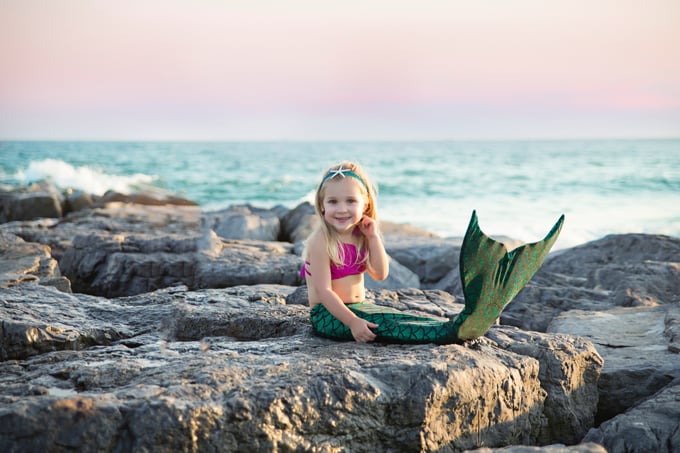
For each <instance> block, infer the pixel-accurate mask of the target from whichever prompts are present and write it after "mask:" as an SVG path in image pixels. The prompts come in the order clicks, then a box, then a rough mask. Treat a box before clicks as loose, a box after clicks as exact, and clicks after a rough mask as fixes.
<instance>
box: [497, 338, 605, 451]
mask: <svg viewBox="0 0 680 453" xmlns="http://www.w3.org/2000/svg"><path fill="white" fill-rule="evenodd" d="M487 337H488V338H490V339H491V340H493V341H495V342H496V343H497V344H498V345H499V346H500V347H502V348H504V349H507V350H509V351H512V352H516V353H518V354H521V355H524V356H530V357H534V358H535V359H536V360H538V361H539V362H540V363H541V368H540V372H539V379H540V381H541V385H542V386H543V388H544V389H545V390H546V393H547V395H548V397H547V399H546V401H545V403H544V405H545V411H544V413H545V414H546V417H547V418H548V420H549V423H548V424H547V425H546V431H545V432H544V433H543V434H542V436H541V439H540V443H541V444H543V443H550V442H555V441H558V442H561V443H565V444H569V445H573V444H576V443H578V442H579V441H580V440H581V438H582V437H583V436H584V435H585V434H586V433H587V432H588V430H589V429H590V428H591V427H592V426H593V422H594V416H595V413H596V411H597V408H598V393H599V392H598V387H597V386H593V385H590V383H591V382H596V381H597V380H598V378H599V376H600V371H601V369H602V365H603V360H602V357H600V355H599V354H598V352H597V350H596V349H595V347H594V346H593V345H592V344H590V343H589V342H588V341H586V340H584V339H582V338H580V337H576V336H557V337H556V336H554V335H546V334H541V333H538V332H523V331H520V330H513V329H507V330H506V329H503V330H501V329H491V330H490V331H489V333H488V334H487ZM567 361H568V362H569V363H570V366H571V367H573V368H571V369H569V368H564V363H565V362H567Z"/></svg>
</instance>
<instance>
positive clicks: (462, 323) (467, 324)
mask: <svg viewBox="0 0 680 453" xmlns="http://www.w3.org/2000/svg"><path fill="white" fill-rule="evenodd" d="M563 223H564V215H562V216H561V217H560V218H559V220H558V221H557V223H555V225H554V226H553V228H552V229H551V230H550V232H549V233H548V235H547V236H546V237H545V238H544V239H543V240H542V241H538V242H534V243H532V244H525V245H522V246H520V247H517V248H516V249H514V250H512V251H511V252H508V251H507V249H506V247H505V245H503V244H502V243H500V242H498V241H495V240H493V239H491V238H490V237H488V236H487V235H485V234H484V233H483V232H482V230H481V229H480V228H479V224H478V222H477V213H476V212H475V211H473V212H472V218H471V219H470V224H469V225H468V229H467V232H466V233H465V238H464V239H463V245H462V246H461V251H460V278H461V282H462V286H463V294H464V295H465V308H464V309H463V311H462V312H460V313H459V314H458V315H457V316H456V317H455V318H453V319H450V320H444V319H437V318H432V317H426V316H416V315H411V314H408V313H404V312H402V311H399V310H397V309H394V308H391V307H385V306H380V305H375V304H373V303H367V302H360V303H354V304H348V305H347V307H348V308H349V309H350V310H352V311H353V312H354V313H355V314H356V315H357V316H359V317H361V318H363V319H366V320H367V321H369V322H372V323H375V324H378V326H379V327H378V328H377V329H373V331H374V332H375V333H376V335H377V340H378V341H383V342H389V343H411V344H414V343H415V344H418V343H437V344H450V343H457V342H460V341H464V340H470V339H473V338H477V337H480V336H482V335H484V334H485V333H486V331H487V330H489V327H491V325H492V324H493V323H494V322H495V321H496V319H497V318H498V316H499V315H500V313H501V312H502V311H503V308H505V306H506V305H507V304H509V303H510V301H512V299H514V298H515V296H516V295H517V294H518V293H519V292H520V290H521V289H522V288H524V286H525V285H526V284H527V283H528V282H529V280H531V278H532V277H533V276H534V274H535V273H536V272H537V271H538V269H539V268H540V267H541V264H543V260H544V259H545V257H546V256H547V255H548V252H549V251H550V249H551V247H552V246H553V244H554V243H555V241H556V240H557V237H558V236H559V233H560V231H561V229H562V224H563ZM310 319H311V322H312V327H313V329H314V332H315V333H316V334H317V335H320V336H323V337H327V338H332V339H336V340H352V339H353V337H352V332H351V331H350V329H349V328H348V327H347V326H345V325H344V324H343V323H342V322H340V321H339V320H338V319H336V318H335V317H334V316H333V315H331V314H330V312H328V310H326V308H325V307H324V306H323V305H322V304H318V305H316V306H315V307H314V308H312V310H311V314H310Z"/></svg>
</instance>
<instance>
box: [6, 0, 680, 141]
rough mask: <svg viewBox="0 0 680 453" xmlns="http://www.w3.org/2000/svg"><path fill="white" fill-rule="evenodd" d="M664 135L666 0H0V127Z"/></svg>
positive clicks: (673, 31) (313, 136) (672, 49)
mask: <svg viewBox="0 0 680 453" xmlns="http://www.w3.org/2000/svg"><path fill="white" fill-rule="evenodd" d="M669 137H680V2H679V1H677V0H469V1H463V0H412V1H406V0H379V1H378V0H337V1H324V0H243V1H242V0H220V1H218V0H194V1H189V0H115V1H109V0H106V1H101V0H0V140H20V139H39V140H468V139H491V140H504V139H565V138H567V139H569V138H577V139H578V138H669Z"/></svg>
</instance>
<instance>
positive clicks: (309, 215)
mask: <svg viewBox="0 0 680 453" xmlns="http://www.w3.org/2000/svg"><path fill="white" fill-rule="evenodd" d="M280 218H281V237H282V239H283V240H284V241H288V242H292V243H298V242H303V241H305V240H306V239H307V238H308V237H309V235H310V234H312V231H314V228H315V227H316V225H317V222H318V218H317V216H316V211H315V209H314V206H312V205H311V204H310V203H308V202H304V203H301V204H299V205H298V206H296V207H295V208H294V209H291V210H290V211H288V212H287V213H285V214H284V215H281V217H280Z"/></svg>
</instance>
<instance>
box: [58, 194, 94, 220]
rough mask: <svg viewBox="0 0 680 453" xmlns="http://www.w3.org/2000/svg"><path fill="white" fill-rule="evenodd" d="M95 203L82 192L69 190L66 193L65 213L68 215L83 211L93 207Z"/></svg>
mask: <svg viewBox="0 0 680 453" xmlns="http://www.w3.org/2000/svg"><path fill="white" fill-rule="evenodd" d="M93 204H94V201H93V200H92V196H91V195H90V194H88V193H86V192H83V191H82V190H67V191H66V192H65V199H64V207H63V213H64V215H67V214H69V213H71V212H76V211H81V210H83V209H87V208H90V207H92V205H93Z"/></svg>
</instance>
